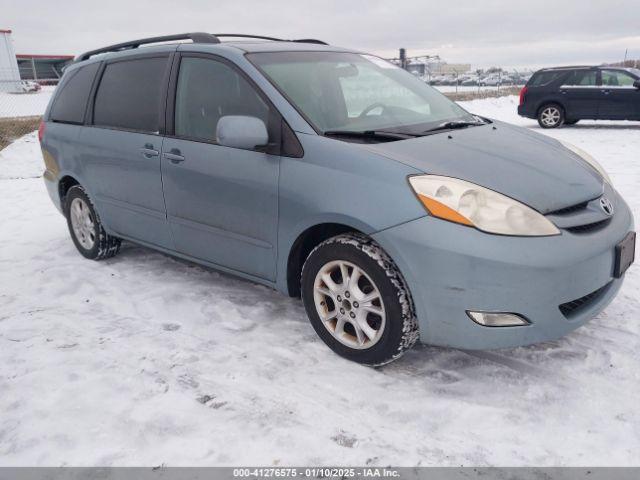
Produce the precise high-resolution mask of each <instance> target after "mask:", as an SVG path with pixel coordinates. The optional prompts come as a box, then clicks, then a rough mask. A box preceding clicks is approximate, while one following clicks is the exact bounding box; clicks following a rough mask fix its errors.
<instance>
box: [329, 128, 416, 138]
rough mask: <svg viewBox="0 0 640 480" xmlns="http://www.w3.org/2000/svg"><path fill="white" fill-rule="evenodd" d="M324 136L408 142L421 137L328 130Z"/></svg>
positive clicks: (382, 131)
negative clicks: (410, 139) (409, 139)
mask: <svg viewBox="0 0 640 480" xmlns="http://www.w3.org/2000/svg"><path fill="white" fill-rule="evenodd" d="M323 135H326V136H327V137H359V138H373V139H376V138H378V139H387V140H406V139H408V138H414V137H419V136H420V135H418V134H414V133H398V132H386V131H384V130H365V131H363V132H360V131H357V130H327V131H326V132H324V133H323Z"/></svg>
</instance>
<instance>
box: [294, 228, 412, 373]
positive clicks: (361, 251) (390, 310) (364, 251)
mask: <svg viewBox="0 0 640 480" xmlns="http://www.w3.org/2000/svg"><path fill="white" fill-rule="evenodd" d="M334 261H346V262H349V263H351V264H353V265H356V266H357V267H358V268H359V269H360V270H361V271H362V272H364V273H365V274H366V275H367V276H369V277H370V279H371V280H372V281H373V283H374V284H375V286H376V287H377V289H378V291H379V293H380V298H381V303H383V306H384V311H385V322H384V327H380V329H381V330H382V332H381V334H379V335H380V336H379V338H378V340H377V341H376V342H375V343H374V344H373V345H371V346H370V347H368V348H364V349H357V348H351V347H349V346H347V345H345V344H343V343H341V342H340V341H338V340H337V339H336V338H335V337H334V336H333V334H332V333H331V332H330V331H329V329H328V328H327V327H325V324H324V323H323V322H322V320H321V318H320V315H319V313H318V310H317V309H316V304H315V300H314V283H315V280H316V276H317V275H318V272H319V271H320V270H321V269H322V268H323V267H324V266H326V265H327V264H329V263H330V262H334ZM301 287H302V288H301V290H302V300H303V302H304V306H305V309H306V311H307V315H308V316H309V320H310V321H311V325H312V326H313V328H314V330H315V331H316V333H317V334H318V336H319V337H320V338H321V339H322V340H323V341H324V342H325V343H326V344H327V345H328V346H329V348H331V349H332V350H333V351H334V352H336V353H337V354H338V355H341V356H343V357H345V358H347V359H349V360H352V361H354V362H358V363H361V364H364V365H370V366H380V365H384V364H386V363H389V362H391V361H393V360H395V359H397V358H399V357H400V356H402V355H403V354H404V352H406V351H407V350H409V349H410V348H411V347H412V346H413V345H414V344H415V343H416V341H417V339H418V324H417V321H416V318H415V314H414V307H413V301H412V299H411V293H410V292H409V288H408V287H407V284H406V282H405V280H404V278H403V276H402V274H401V273H400V271H399V270H398V268H397V267H396V265H395V264H394V263H393V261H392V260H391V258H389V256H388V255H387V254H386V253H385V252H384V250H382V248H381V247H380V246H379V245H378V244H377V243H375V242H374V241H373V240H372V239H370V238H368V237H366V236H364V235H362V234H357V233H349V234H343V235H338V236H336V237H333V238H330V239H328V240H325V241H324V242H322V243H321V244H320V245H318V246H317V247H316V248H315V249H313V251H312V252H311V253H310V254H309V256H308V257H307V260H306V261H305V263H304V266H303V268H302V279H301ZM354 305H355V303H354ZM356 306H357V305H356ZM335 309H336V310H337V307H335ZM351 328H353V327H351Z"/></svg>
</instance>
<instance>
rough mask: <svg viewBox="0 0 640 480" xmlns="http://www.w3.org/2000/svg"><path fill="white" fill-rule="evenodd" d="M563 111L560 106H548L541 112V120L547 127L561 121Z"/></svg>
mask: <svg viewBox="0 0 640 480" xmlns="http://www.w3.org/2000/svg"><path fill="white" fill-rule="evenodd" d="M560 118H561V113H560V110H559V109H558V107H547V108H545V109H544V110H543V111H542V113H541V114H540V121H541V122H542V123H543V124H544V125H545V126H547V127H553V126H555V125H557V124H558V123H560Z"/></svg>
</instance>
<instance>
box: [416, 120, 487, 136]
mask: <svg viewBox="0 0 640 480" xmlns="http://www.w3.org/2000/svg"><path fill="white" fill-rule="evenodd" d="M486 124H487V122H478V121H468V120H455V121H451V122H444V123H441V124H440V125H438V126H437V127H433V128H430V129H429V130H425V131H424V132H423V133H431V132H438V131H440V130H455V129H459V128H467V127H476V126H479V125H486Z"/></svg>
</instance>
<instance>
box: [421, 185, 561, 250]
mask: <svg viewBox="0 0 640 480" xmlns="http://www.w3.org/2000/svg"><path fill="white" fill-rule="evenodd" d="M409 183H410V184H411V187H412V188H413V191H414V192H415V193H416V195H417V196H418V199H419V200H420V201H421V202H422V204H423V205H424V207H425V208H426V209H427V211H428V212H429V213H430V214H431V215H433V216H434V217H438V218H442V219H444V220H449V221H451V222H455V223H459V224H462V225H468V226H471V227H475V228H477V229H479V230H483V231H485V232H489V233H498V234H501V235H523V236H532V237H537V236H545V235H559V234H560V231H559V230H558V229H557V228H556V226H555V225H554V224H553V223H551V222H550V221H549V220H547V219H546V218H545V217H544V216H543V215H541V214H540V213H538V212H536V211H535V210H533V209H532V208H530V207H527V206H526V205H524V204H522V203H520V202H518V201H516V200H514V199H512V198H509V197H507V196H505V195H502V194H500V193H498V192H494V191H493V190H489V189H488V188H484V187H481V186H479V185H476V184H474V183H470V182H465V181H464V180H458V179H457V178H451V177H441V176H438V175H417V176H413V177H409Z"/></svg>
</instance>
